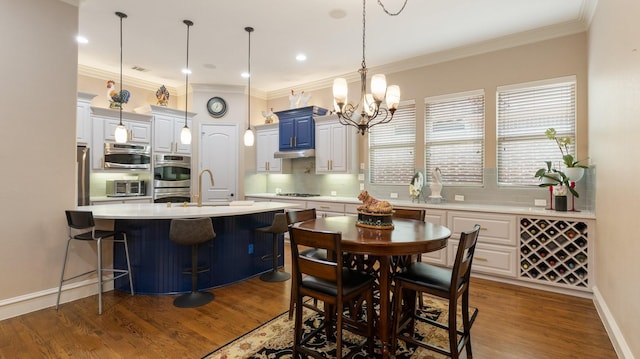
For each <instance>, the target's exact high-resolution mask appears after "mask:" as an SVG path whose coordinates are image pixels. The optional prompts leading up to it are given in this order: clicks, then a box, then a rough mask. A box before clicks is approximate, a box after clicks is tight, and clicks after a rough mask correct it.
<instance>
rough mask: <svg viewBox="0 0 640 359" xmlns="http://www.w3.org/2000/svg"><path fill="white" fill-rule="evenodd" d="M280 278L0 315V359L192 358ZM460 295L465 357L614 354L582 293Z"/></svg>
mask: <svg viewBox="0 0 640 359" xmlns="http://www.w3.org/2000/svg"><path fill="white" fill-rule="evenodd" d="M286 253H287V254H288V247H287V248H286ZM286 268H287V271H289V269H290V261H289V259H288V258H287V265H286ZM290 283H291V281H287V282H281V283H266V282H262V281H260V279H258V278H257V277H256V278H252V279H250V280H247V281H244V282H241V283H237V284H234V285H230V286H227V287H224V288H217V289H213V290H212V292H213V293H215V295H216V298H215V299H214V301H213V302H211V303H209V304H207V305H205V306H203V307H200V308H194V309H180V308H175V307H173V305H172V301H173V296H145V295H136V296H133V297H132V296H130V295H127V294H125V293H120V292H115V291H112V292H108V293H105V295H104V296H103V299H104V309H103V314H102V315H101V316H99V315H98V308H97V305H98V303H97V296H91V297H88V298H84V299H81V300H77V301H74V302H71V303H65V304H63V305H61V307H60V310H59V311H56V310H55V307H51V308H47V309H43V310H39V311H36V312H33V313H29V314H26V315H22V316H19V317H15V318H11V319H7V320H4V321H1V322H0V358H12V359H13V358H201V357H202V356H204V355H206V354H208V353H210V352H211V351H213V350H215V349H216V348H218V347H220V346H222V345H224V344H226V343H227V342H229V341H231V340H233V339H235V338H236V337H238V336H241V335H242V334H244V333H246V332H248V331H250V330H251V329H253V328H255V327H257V326H259V325H260V324H262V323H264V322H266V321H268V320H269V319H271V318H273V317H275V316H276V315H278V314H281V313H283V312H285V311H286V310H287V309H288V305H289V290H290V287H289V286H290ZM470 301H471V304H472V305H473V306H477V307H478V308H479V309H480V313H479V315H478V319H477V320H476V322H475V324H474V326H473V329H472V345H473V353H474V357H475V358H480V359H483V358H487V359H502V358H504V359H514V358H518V359H519V358H531V359H542V358H545V359H546V358H554V359H559V358H581V359H588V358H594V359H596V358H597V359H606V358H617V356H616V354H615V352H614V350H613V347H612V345H611V342H610V341H609V338H608V337H607V334H606V332H605V329H604V326H603V324H602V323H601V321H600V319H599V317H598V315H597V313H596V310H595V308H594V305H593V302H592V301H591V300H589V299H583V298H577V297H572V296H567V295H560V294H554V293H549V292H544V291H538V290H533V289H527V288H523V287H518V286H513V285H508V284H503V283H498V282H493V281H488V280H483V279H478V278H473V279H472V282H471V300H470Z"/></svg>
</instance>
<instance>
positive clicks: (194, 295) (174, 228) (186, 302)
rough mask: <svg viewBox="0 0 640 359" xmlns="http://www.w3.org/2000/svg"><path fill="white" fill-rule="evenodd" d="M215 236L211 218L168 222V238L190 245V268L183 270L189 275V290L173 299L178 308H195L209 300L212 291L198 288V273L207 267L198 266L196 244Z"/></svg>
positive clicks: (176, 219)
mask: <svg viewBox="0 0 640 359" xmlns="http://www.w3.org/2000/svg"><path fill="white" fill-rule="evenodd" d="M215 237H216V233H215V232H214V230H213V224H212V223H211V218H209V217H204V218H174V219H172V220H171V222H170V224H169V239H170V240H171V241H172V242H175V243H177V244H181V245H185V246H191V269H190V270H188V271H185V272H183V273H184V274H190V275H191V292H190V293H186V294H183V295H181V296H179V297H176V299H174V300H173V305H174V306H176V307H178V308H195V307H199V306H202V305H205V304H207V303H209V302H211V301H212V300H213V298H214V295H213V293H211V292H205V291H200V290H199V289H198V275H199V274H200V273H204V272H208V271H209V270H210V269H209V268H198V246H199V245H200V244H202V243H205V242H208V241H210V240H212V239H214V238H215Z"/></svg>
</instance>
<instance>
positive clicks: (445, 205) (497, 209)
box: [245, 193, 596, 219]
mask: <svg viewBox="0 0 640 359" xmlns="http://www.w3.org/2000/svg"><path fill="white" fill-rule="evenodd" d="M245 197H249V198H264V199H269V200H272V201H273V200H275V201H277V200H291V201H301V202H302V201H314V202H334V203H345V204H359V203H362V202H360V201H359V200H358V199H357V198H355V197H336V196H314V197H286V196H278V195H276V194H273V193H254V194H247V195H245ZM385 200H386V201H389V202H390V203H391V204H392V205H393V206H398V207H415V208H426V209H440V210H457V211H476V212H492V213H507V214H517V215H537V216H549V217H561V218H582V219H595V218H596V215H595V213H593V212H591V211H579V212H572V211H566V212H565V211H556V210H548V209H546V208H544V207H533V206H532V207H524V206H507V205H491V204H478V203H469V202H458V203H451V202H442V203H440V204H432V203H424V202H420V203H418V202H412V201H406V200H405V201H403V200H389V199H385Z"/></svg>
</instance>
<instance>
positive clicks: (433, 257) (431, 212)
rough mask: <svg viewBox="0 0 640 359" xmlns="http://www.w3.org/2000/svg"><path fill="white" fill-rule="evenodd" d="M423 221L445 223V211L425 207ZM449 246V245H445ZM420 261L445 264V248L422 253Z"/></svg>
mask: <svg viewBox="0 0 640 359" xmlns="http://www.w3.org/2000/svg"><path fill="white" fill-rule="evenodd" d="M424 221H425V222H429V223H433V224H439V225H441V226H446V225H447V211H443V210H439V209H430V208H427V209H426V214H425V216H424ZM447 247H449V246H447ZM422 261H423V262H428V263H433V264H437V265H442V266H446V265H447V249H446V248H442V249H440V250H437V251H433V252H427V253H423V254H422Z"/></svg>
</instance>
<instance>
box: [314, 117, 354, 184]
mask: <svg viewBox="0 0 640 359" xmlns="http://www.w3.org/2000/svg"><path fill="white" fill-rule="evenodd" d="M315 121H316V173H354V172H355V167H356V166H355V164H356V158H355V156H356V154H357V152H356V142H357V137H356V136H357V134H356V132H355V128H353V127H351V126H344V125H342V124H340V122H339V121H338V117H337V116H336V115H330V116H323V117H316V119H315Z"/></svg>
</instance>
